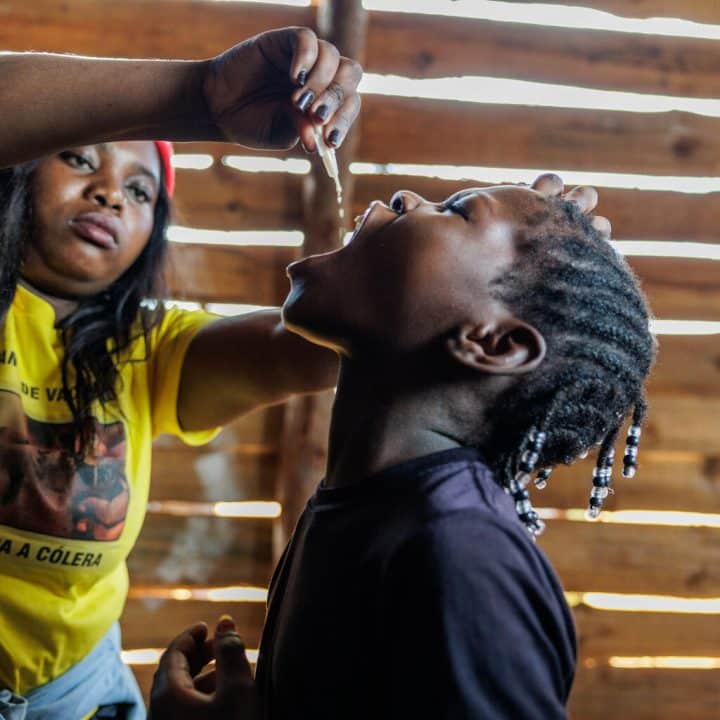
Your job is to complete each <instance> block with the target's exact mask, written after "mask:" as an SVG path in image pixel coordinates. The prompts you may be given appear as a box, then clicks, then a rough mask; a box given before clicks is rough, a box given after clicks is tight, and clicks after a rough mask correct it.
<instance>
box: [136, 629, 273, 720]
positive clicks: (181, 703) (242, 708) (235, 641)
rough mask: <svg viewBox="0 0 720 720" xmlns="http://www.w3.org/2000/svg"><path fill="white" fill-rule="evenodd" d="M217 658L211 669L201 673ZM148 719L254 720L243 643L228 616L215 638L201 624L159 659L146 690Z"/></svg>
mask: <svg viewBox="0 0 720 720" xmlns="http://www.w3.org/2000/svg"><path fill="white" fill-rule="evenodd" d="M213 658H215V661H216V664H215V668H214V669H212V670H208V671H205V672H202V673H201V671H202V669H203V667H205V665H207V664H208V663H209V662H210V661H211V660H212V659H213ZM148 717H149V718H151V719H152V720H256V719H257V718H259V717H260V714H259V709H258V702H257V696H256V691H255V682H254V680H253V678H252V673H251V671H250V664H249V662H248V659H247V656H246V655H245V645H244V643H243V641H242V640H241V639H240V636H239V635H238V634H237V632H236V630H235V623H234V622H233V621H232V619H231V618H230V617H229V616H224V617H222V618H221V619H220V620H219V622H218V624H217V627H216V628H215V637H214V638H212V639H209V638H208V636H207V625H205V623H199V624H197V625H194V626H193V627H191V628H188V629H187V630H185V631H184V632H183V633H181V634H180V635H178V636H177V637H176V638H175V639H174V640H173V641H172V642H171V643H170V645H168V648H167V650H166V651H165V652H164V653H163V656H162V658H161V659H160V664H159V666H158V669H157V672H156V673H155V677H154V679H153V686H152V690H151V692H150V714H149V716H148Z"/></svg>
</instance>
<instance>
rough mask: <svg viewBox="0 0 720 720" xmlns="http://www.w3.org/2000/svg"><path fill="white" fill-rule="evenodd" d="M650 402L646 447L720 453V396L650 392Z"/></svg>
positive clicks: (645, 433)
mask: <svg viewBox="0 0 720 720" xmlns="http://www.w3.org/2000/svg"><path fill="white" fill-rule="evenodd" d="M650 403H651V412H650V415H649V417H648V419H647V422H646V424H645V429H644V431H643V443H644V445H645V447H647V448H653V449H660V450H677V451H694V452H699V453H705V454H707V455H717V454H720V399H718V398H717V397H702V396H696V397H669V396H664V395H651V396H650Z"/></svg>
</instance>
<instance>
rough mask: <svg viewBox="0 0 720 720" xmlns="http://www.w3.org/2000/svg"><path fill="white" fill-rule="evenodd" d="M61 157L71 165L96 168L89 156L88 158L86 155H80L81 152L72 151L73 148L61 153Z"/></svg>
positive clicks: (90, 168) (89, 168)
mask: <svg viewBox="0 0 720 720" xmlns="http://www.w3.org/2000/svg"><path fill="white" fill-rule="evenodd" d="M60 157H61V158H62V159H63V160H64V161H65V162H66V163H67V164H68V165H70V167H75V168H87V169H88V170H95V167H94V166H93V164H92V163H91V162H90V160H89V159H88V158H86V157H85V156H84V155H80V153H76V152H72V151H71V150H65V151H64V152H61V153H60Z"/></svg>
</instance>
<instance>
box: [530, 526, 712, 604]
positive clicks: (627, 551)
mask: <svg viewBox="0 0 720 720" xmlns="http://www.w3.org/2000/svg"><path fill="white" fill-rule="evenodd" d="M539 544H540V547H542V548H543V550H545V552H546V553H547V554H548V556H549V557H550V560H551V562H552V563H553V565H554V567H555V569H556V570H557V572H558V575H559V576H560V579H561V581H562V583H563V585H564V586H565V587H566V588H569V589H570V588H572V589H573V590H579V591H583V592H591V591H595V592H618V593H641V594H652V595H677V596H684V597H720V568H719V567H718V563H717V556H718V552H720V531H718V530H717V529H714V528H679V527H658V526H650V525H648V526H636V525H609V524H604V523H585V522H570V521H566V520H553V521H551V522H549V523H548V527H547V530H546V532H545V533H544V534H543V535H542V536H541V537H540V540H539Z"/></svg>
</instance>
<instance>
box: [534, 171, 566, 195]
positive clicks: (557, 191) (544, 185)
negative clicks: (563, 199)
mask: <svg viewBox="0 0 720 720" xmlns="http://www.w3.org/2000/svg"><path fill="white" fill-rule="evenodd" d="M531 187H532V189H533V190H537V192H539V193H542V194H543V195H545V196H546V197H556V196H558V195H562V191H563V181H562V178H560V176H559V175H556V174H555V173H544V174H543V175H540V176H538V177H537V178H536V179H535V182H534V183H533V184H532V186H531Z"/></svg>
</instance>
